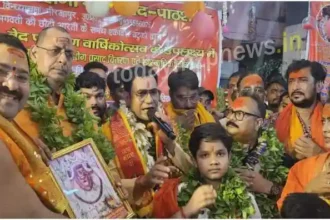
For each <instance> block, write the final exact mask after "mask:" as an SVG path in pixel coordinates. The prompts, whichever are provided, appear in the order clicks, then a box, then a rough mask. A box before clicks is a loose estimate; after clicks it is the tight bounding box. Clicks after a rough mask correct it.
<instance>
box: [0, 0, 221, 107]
mask: <svg viewBox="0 0 330 220" xmlns="http://www.w3.org/2000/svg"><path fill="white" fill-rule="evenodd" d="M206 12H207V13H208V14H210V15H211V16H212V19H213V20H214V23H215V26H216V29H217V32H216V34H215V35H214V38H213V39H212V40H209V41H201V40H198V39H196V38H195V36H194V34H193V32H192V30H191V21H190V20H189V19H187V17H185V15H184V13H183V11H182V4H179V3H164V2H140V7H139V10H138V11H137V13H136V15H134V16H131V17H123V16H120V15H118V14H116V13H115V11H114V10H113V9H111V10H110V12H109V15H108V16H106V17H104V18H95V17H93V16H91V15H90V14H88V13H87V12H86V9H85V6H84V3H83V2H65V1H49V2H23V1H22V2H9V1H2V2H0V25H1V31H2V32H7V33H9V34H11V35H14V36H17V37H18V38H19V39H20V40H21V41H22V42H23V43H24V44H25V45H26V46H27V47H30V46H31V45H33V44H34V43H35V41H36V37H37V35H38V33H39V32H40V31H41V30H42V29H43V28H45V27H49V26H54V25H57V26H61V27H64V28H65V29H66V30H68V31H69V32H70V34H71V36H72V38H73V44H74V46H75V50H76V55H75V57H74V63H73V71H74V72H76V73H80V72H82V70H83V69H82V67H83V66H84V65H85V64H86V63H87V62H91V61H99V62H102V63H104V64H105V65H107V66H108V67H109V69H110V70H114V69H115V68H117V67H130V66H133V65H137V64H143V65H149V66H151V67H153V68H154V69H155V70H156V71H157V73H158V79H159V88H160V90H161V91H162V95H161V98H162V101H164V102H166V101H169V97H168V86H167V77H168V74H169V73H170V72H171V71H172V70H175V69H177V68H179V67H187V68H190V69H192V70H194V71H195V72H196V73H197V75H198V77H199V79H200V81H201V85H202V86H204V87H205V88H207V89H210V90H211V91H213V92H214V94H215V92H216V87H217V80H218V66H219V65H218V52H219V51H218V50H219V19H218V14H217V11H215V10H212V9H207V10H206Z"/></svg>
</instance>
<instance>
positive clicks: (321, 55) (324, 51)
mask: <svg viewBox="0 0 330 220" xmlns="http://www.w3.org/2000/svg"><path fill="white" fill-rule="evenodd" d="M310 11H311V16H312V19H314V18H315V21H310V22H309V23H310V24H314V25H315V28H314V29H312V30H311V31H310V40H309V47H308V48H309V53H308V58H309V60H313V61H317V62H320V63H321V64H322V65H323V66H324V67H326V68H327V72H328V73H329V72H330V20H329V18H330V3H329V2H310ZM329 85H330V77H329V74H327V77H326V79H325V82H324V85H323V86H322V88H320V90H321V91H320V95H321V100H322V101H323V102H326V101H327V99H328V91H329Z"/></svg>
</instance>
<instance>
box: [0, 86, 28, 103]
mask: <svg viewBox="0 0 330 220" xmlns="http://www.w3.org/2000/svg"><path fill="white" fill-rule="evenodd" d="M0 93H5V94H8V95H12V96H14V97H15V98H16V99H18V100H21V99H22V97H23V94H22V93H21V92H19V91H18V90H14V91H13V90H10V89H9V88H8V87H7V86H0Z"/></svg>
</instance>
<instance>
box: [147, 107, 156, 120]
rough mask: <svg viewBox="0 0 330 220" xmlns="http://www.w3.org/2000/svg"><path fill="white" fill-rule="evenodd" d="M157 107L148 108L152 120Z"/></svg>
mask: <svg viewBox="0 0 330 220" xmlns="http://www.w3.org/2000/svg"><path fill="white" fill-rule="evenodd" d="M155 113H156V109H154V108H150V109H148V112H147V115H148V118H149V120H150V121H152V118H153V117H154V116H155Z"/></svg>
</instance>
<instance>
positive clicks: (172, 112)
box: [165, 102, 215, 127]
mask: <svg viewBox="0 0 330 220" xmlns="http://www.w3.org/2000/svg"><path fill="white" fill-rule="evenodd" d="M165 112H166V114H167V115H168V117H169V118H170V120H171V122H172V123H173V124H176V123H175V121H176V117H177V116H180V115H184V114H185V113H186V112H187V110H183V109H175V108H174V106H173V104H172V103H171V102H170V103H168V104H167V105H166V107H165ZM209 122H215V120H214V117H213V116H212V115H211V114H210V113H209V112H208V111H207V110H206V109H205V107H204V106H203V105H202V104H201V103H200V102H198V103H197V107H196V109H195V127H196V126H198V125H201V124H205V123H209Z"/></svg>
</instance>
